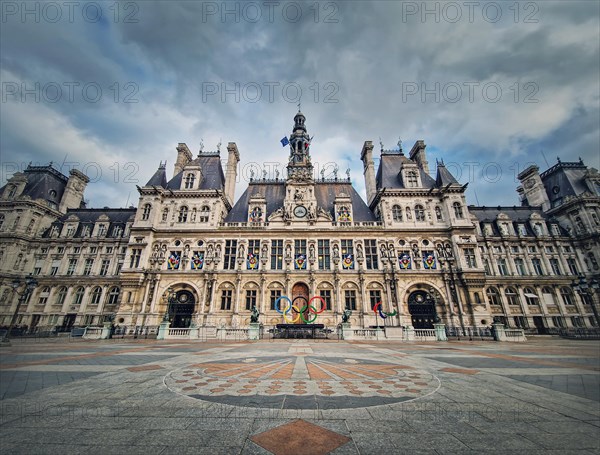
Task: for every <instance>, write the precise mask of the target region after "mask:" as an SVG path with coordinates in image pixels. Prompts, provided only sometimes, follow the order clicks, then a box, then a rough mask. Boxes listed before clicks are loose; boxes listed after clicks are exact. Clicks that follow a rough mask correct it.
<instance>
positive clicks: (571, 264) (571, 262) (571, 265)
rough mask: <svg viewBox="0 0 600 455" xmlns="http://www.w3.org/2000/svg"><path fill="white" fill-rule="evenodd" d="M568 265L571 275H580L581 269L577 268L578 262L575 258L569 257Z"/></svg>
mask: <svg viewBox="0 0 600 455" xmlns="http://www.w3.org/2000/svg"><path fill="white" fill-rule="evenodd" d="M567 265H568V266H569V272H571V275H579V269H578V268H577V262H576V261H575V258H569V259H567Z"/></svg>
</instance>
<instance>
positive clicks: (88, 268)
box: [83, 258, 94, 275]
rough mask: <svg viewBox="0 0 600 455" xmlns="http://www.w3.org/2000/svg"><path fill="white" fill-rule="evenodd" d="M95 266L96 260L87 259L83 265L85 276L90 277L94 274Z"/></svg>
mask: <svg viewBox="0 0 600 455" xmlns="http://www.w3.org/2000/svg"><path fill="white" fill-rule="evenodd" d="M93 266H94V260H93V259H92V258H87V259H86V260H85V263H84V265H83V274H84V275H89V274H91V273H92V267H93Z"/></svg>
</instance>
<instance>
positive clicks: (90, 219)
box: [42, 207, 137, 238]
mask: <svg viewBox="0 0 600 455" xmlns="http://www.w3.org/2000/svg"><path fill="white" fill-rule="evenodd" d="M136 210H137V209H136V208H135V207H130V208H127V209H112V208H108V207H105V208H102V209H70V210H68V211H67V213H65V214H64V215H63V216H61V217H60V218H59V219H58V221H55V222H54V223H52V225H51V227H50V228H48V229H47V230H46V231H45V232H44V234H43V235H42V237H46V238H47V237H49V236H50V232H51V229H52V226H58V227H59V228H61V229H62V226H63V225H64V224H65V223H66V222H67V219H68V218H69V217H71V216H72V215H75V216H76V217H77V218H79V226H78V227H77V231H76V232H75V235H74V237H81V234H82V232H83V229H84V226H86V225H88V226H90V229H93V226H94V224H95V223H96V222H97V221H98V218H100V217H101V216H102V215H106V216H107V217H108V222H109V223H110V224H109V227H108V231H107V235H106V237H112V236H113V230H114V229H115V228H117V227H121V228H122V229H125V224H126V223H127V222H128V221H129V220H130V218H131V219H132V220H133V217H135V212H136Z"/></svg>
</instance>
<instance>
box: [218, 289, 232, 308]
mask: <svg viewBox="0 0 600 455" xmlns="http://www.w3.org/2000/svg"><path fill="white" fill-rule="evenodd" d="M232 294H233V291H232V290H231V289H225V290H223V291H222V292H221V309H222V310H231V296H232Z"/></svg>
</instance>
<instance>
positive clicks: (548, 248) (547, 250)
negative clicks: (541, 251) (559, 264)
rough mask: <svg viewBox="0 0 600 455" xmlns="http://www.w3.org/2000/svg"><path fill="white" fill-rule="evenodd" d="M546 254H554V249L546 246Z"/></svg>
mask: <svg viewBox="0 0 600 455" xmlns="http://www.w3.org/2000/svg"><path fill="white" fill-rule="evenodd" d="M546 253H554V247H553V246H551V245H547V246H546Z"/></svg>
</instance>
